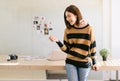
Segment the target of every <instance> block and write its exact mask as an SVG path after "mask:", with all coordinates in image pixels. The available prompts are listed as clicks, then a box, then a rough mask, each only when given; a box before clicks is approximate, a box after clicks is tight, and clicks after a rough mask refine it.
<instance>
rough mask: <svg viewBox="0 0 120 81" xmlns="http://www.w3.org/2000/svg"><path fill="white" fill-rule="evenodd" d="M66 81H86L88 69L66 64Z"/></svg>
mask: <svg viewBox="0 0 120 81" xmlns="http://www.w3.org/2000/svg"><path fill="white" fill-rule="evenodd" d="M66 72H67V78H68V81H87V77H88V74H89V72H90V68H79V67H76V66H74V65H72V64H66Z"/></svg>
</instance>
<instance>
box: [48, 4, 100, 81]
mask: <svg viewBox="0 0 120 81" xmlns="http://www.w3.org/2000/svg"><path fill="white" fill-rule="evenodd" d="M64 20H65V25H66V29H65V32H64V44H63V43H62V42H60V41H59V40H58V39H57V38H56V37H54V36H50V37H49V39H50V40H51V41H53V42H56V43H57V44H58V46H59V47H60V48H61V50H62V51H64V52H65V53H66V54H67V57H66V60H65V62H66V72H67V77H68V81H86V80H87V76H88V74H89V72H90V69H91V67H92V69H93V70H95V71H97V70H98V66H97V65H96V41H95V37H94V31H93V28H92V27H91V26H90V25H89V24H88V23H87V22H86V21H85V20H84V19H83V17H82V15H81V13H80V10H79V9H78V8H77V7H76V6H75V5H70V6H68V7H67V8H66V9H65V12H64Z"/></svg>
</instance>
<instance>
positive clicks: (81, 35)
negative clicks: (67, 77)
mask: <svg viewBox="0 0 120 81" xmlns="http://www.w3.org/2000/svg"><path fill="white" fill-rule="evenodd" d="M63 42H64V44H63V43H62V42H60V41H59V42H57V44H58V45H59V47H60V48H61V50H62V51H64V52H65V53H67V57H66V63H69V64H73V65H75V66H77V67H84V68H88V67H90V66H91V62H92V64H93V65H94V64H96V59H95V55H96V41H95V36H94V31H93V28H92V27H91V26H90V25H89V24H88V25H86V26H85V27H82V28H76V27H72V28H71V29H68V28H66V29H65V32H64V41H63Z"/></svg>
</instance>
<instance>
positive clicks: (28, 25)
mask: <svg viewBox="0 0 120 81" xmlns="http://www.w3.org/2000/svg"><path fill="white" fill-rule="evenodd" d="M70 4H75V5H77V6H78V7H79V8H80V10H81V12H82V13H83V16H84V18H85V19H87V20H88V22H89V23H90V24H91V25H92V26H93V27H94V29H95V33H96V39H97V48H98V49H99V48H101V47H102V29H101V28H102V1H101V0H92V1H88V0H75V1H73V0H68V1H67V0H60V1H58V0H51V1H48V0H0V10H1V11H0V22H1V23H0V54H10V53H15V54H29V55H42V56H46V55H47V54H48V53H49V52H50V51H51V50H53V49H57V48H58V46H57V45H56V44H55V43H51V42H50V41H49V40H48V36H42V35H39V34H37V33H36V31H34V29H33V23H32V20H33V18H34V16H44V17H46V18H47V19H50V20H51V21H52V23H53V31H52V32H51V34H54V35H55V36H57V37H58V38H59V39H60V40H61V41H62V38H63V31H64V28H65V25H64V18H63V12H64V9H65V8H66V6H68V5H70Z"/></svg>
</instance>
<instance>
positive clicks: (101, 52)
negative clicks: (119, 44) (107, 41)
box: [99, 48, 110, 61]
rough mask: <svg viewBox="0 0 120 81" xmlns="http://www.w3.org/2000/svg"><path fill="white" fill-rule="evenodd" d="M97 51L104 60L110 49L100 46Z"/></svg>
mask: <svg viewBox="0 0 120 81" xmlns="http://www.w3.org/2000/svg"><path fill="white" fill-rule="evenodd" d="M99 53H100V55H101V56H102V60H103V61H106V60H107V57H108V55H109V54H110V50H109V49H107V48H102V49H101V50H100V51H99Z"/></svg>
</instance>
